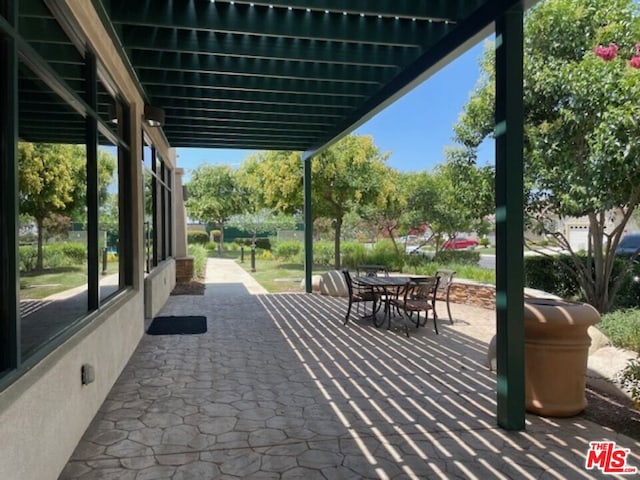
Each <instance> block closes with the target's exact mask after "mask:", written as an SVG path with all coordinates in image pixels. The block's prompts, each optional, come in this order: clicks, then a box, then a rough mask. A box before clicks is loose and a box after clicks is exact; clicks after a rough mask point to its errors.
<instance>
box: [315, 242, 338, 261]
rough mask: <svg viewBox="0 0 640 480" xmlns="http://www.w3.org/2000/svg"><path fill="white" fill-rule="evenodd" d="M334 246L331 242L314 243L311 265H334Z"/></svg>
mask: <svg viewBox="0 0 640 480" xmlns="http://www.w3.org/2000/svg"><path fill="white" fill-rule="evenodd" d="M334 251H335V250H334V245H333V242H314V243H313V263H314V264H316V265H325V266H330V265H333V264H334V258H333V254H334Z"/></svg>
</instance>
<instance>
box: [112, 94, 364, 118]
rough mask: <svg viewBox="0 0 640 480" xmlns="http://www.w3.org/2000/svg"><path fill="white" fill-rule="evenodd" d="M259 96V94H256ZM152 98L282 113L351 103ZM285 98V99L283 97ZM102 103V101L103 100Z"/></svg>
mask: <svg viewBox="0 0 640 480" xmlns="http://www.w3.org/2000/svg"><path fill="white" fill-rule="evenodd" d="M256 97H257V98H259V96H256ZM152 98H153V99H154V100H157V101H158V102H157V103H156V104H157V105H162V106H163V107H164V108H187V109H189V108H212V109H222V110H235V109H238V108H245V107H248V108H252V110H258V111H265V112H267V111H269V112H273V111H278V112H281V113H297V114H300V113H303V111H304V109H305V108H306V109H311V110H313V111H314V112H317V113H321V114H327V115H331V114H335V113H343V112H345V111H346V110H349V109H350V108H352V107H350V106H349V105H341V104H335V105H334V104H330V103H329V102H326V103H320V102H321V101H322V99H315V98H313V97H312V98H311V99H312V100H316V101H317V102H318V103H306V102H291V101H289V102H286V101H283V102H282V103H280V102H269V101H265V100H256V101H255V102H252V101H250V100H247V99H246V98H242V99H236V98H234V99H226V100H225V99H223V98H218V97H215V98H212V97H198V96H192V97H176V96H168V97H165V96H160V95H153V96H152ZM283 100H284V99H283ZM101 103H102V102H101Z"/></svg>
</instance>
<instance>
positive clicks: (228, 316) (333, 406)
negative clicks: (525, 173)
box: [60, 260, 640, 480]
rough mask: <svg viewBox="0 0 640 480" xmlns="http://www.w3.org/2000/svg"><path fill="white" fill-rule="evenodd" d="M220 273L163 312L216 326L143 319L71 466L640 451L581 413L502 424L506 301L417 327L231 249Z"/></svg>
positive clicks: (219, 466) (564, 462)
mask: <svg viewBox="0 0 640 480" xmlns="http://www.w3.org/2000/svg"><path fill="white" fill-rule="evenodd" d="M207 275H208V276H207V289H206V293H205V295H204V296H181V297H171V298H170V299H169V301H168V303H167V305H166V306H165V308H164V309H163V311H162V312H161V314H162V315H175V314H182V315H206V316H207V323H208V331H207V333H206V334H203V335H191V336H189V335H185V336H148V335H146V336H145V337H144V338H143V340H142V341H141V343H140V345H139V347H138V349H137V351H136V352H135V354H134V355H133V357H132V358H131V361H130V362H129V364H128V366H127V367H126V369H125V370H124V372H123V373H122V375H121V376H120V378H119V380H118V381H117V383H116V384H115V386H114V387H113V389H112V391H111V393H110V394H109V396H108V398H107V400H106V401H105V403H104V405H103V406H102V408H101V409H100V411H99V413H98V414H97V416H96V418H95V420H94V421H93V423H92V424H91V426H90V427H89V428H88V430H87V432H86V434H85V435H84V438H83V439H82V441H81V442H80V444H79V445H78V447H77V449H76V451H75V453H74V454H73V456H72V458H71V460H70V461H69V463H68V465H67V467H66V468H65V470H64V472H63V473H62V475H61V477H60V478H61V479H65V480H66V479H76V478H79V479H84V480H87V479H98V478H99V479H118V480H133V479H136V480H142V479H153V480H160V479H171V480H178V479H180V480H181V479H197V480H204V479H217V478H221V479H223V478H229V479H231V478H241V479H250V478H256V479H258V478H259V479H271V478H273V479H288V478H304V479H305V480H313V479H324V478H326V479H334V478H345V479H352V478H354V479H358V478H464V479H468V478H479V479H486V478H514V479H522V478H530V479H540V478H562V479H569V478H571V479H574V478H602V473H601V472H600V471H599V470H592V471H587V470H585V455H586V452H587V450H588V448H589V442H590V441H601V440H611V441H614V442H616V443H617V445H618V446H619V447H623V448H628V449H630V453H629V456H628V458H627V465H629V466H638V467H640V457H639V456H638V454H640V444H638V443H637V442H635V441H633V440H631V439H629V438H628V437H625V436H622V435H619V434H616V432H614V431H611V430H609V429H606V428H604V427H601V426H599V425H596V424H594V423H591V422H589V421H586V420H584V419H581V418H573V419H572V418H569V419H545V418H541V417H537V416H533V415H527V420H526V422H527V425H526V430H525V431H523V432H507V431H504V430H502V429H500V428H498V427H497V425H496V414H495V410H496V401H495V397H496V393H495V392H496V378H495V375H494V374H493V373H491V372H489V371H488V370H487V368H486V367H485V366H484V356H485V352H486V345H487V340H488V338H490V336H491V335H492V333H493V331H494V324H495V320H494V313H493V312H490V311H485V310H481V309H477V308H471V307H466V306H460V305H454V306H453V314H454V317H455V320H456V321H455V323H454V325H450V324H449V323H448V320H447V321H442V322H441V323H440V326H441V328H440V335H435V333H434V331H433V327H432V325H431V324H429V326H428V327H427V328H421V329H419V330H417V331H412V335H411V338H406V337H405V336H404V335H403V334H401V333H400V332H389V331H386V330H379V329H376V328H374V327H373V326H372V325H371V324H369V323H365V322H362V321H359V320H357V319H356V316H355V314H352V315H353V317H352V318H353V321H352V322H351V323H350V324H349V325H348V326H346V327H345V326H343V325H342V320H343V316H344V313H345V311H346V300H345V299H338V298H328V297H322V296H317V295H305V294H278V295H269V294H265V293H264V291H263V290H262V289H261V287H260V286H259V285H257V284H256V283H255V282H254V281H253V279H252V278H251V277H250V276H249V275H247V274H246V273H245V272H244V271H243V270H242V269H241V268H239V267H238V266H237V265H236V264H235V263H234V262H232V261H225V260H209V264H208V274H207ZM441 311H442V312H443V313H444V312H445V311H446V310H445V309H441Z"/></svg>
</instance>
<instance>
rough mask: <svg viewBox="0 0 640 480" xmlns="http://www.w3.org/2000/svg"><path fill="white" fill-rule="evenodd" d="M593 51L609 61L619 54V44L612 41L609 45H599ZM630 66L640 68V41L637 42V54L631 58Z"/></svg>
mask: <svg viewBox="0 0 640 480" xmlns="http://www.w3.org/2000/svg"><path fill="white" fill-rule="evenodd" d="M593 53H595V54H596V55H597V56H599V57H600V58H601V59H603V60H604V61H605V62H609V61H611V60H613V59H614V58H616V56H617V55H618V45H616V44H615V43H610V44H609V46H608V47H604V46H602V45H598V46H597V47H596V48H594V49H593ZM629 66H630V67H632V68H637V69H639V70H640V42H638V43H636V54H635V55H634V56H632V57H631V59H630V60H629Z"/></svg>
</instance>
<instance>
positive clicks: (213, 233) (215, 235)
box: [209, 230, 220, 243]
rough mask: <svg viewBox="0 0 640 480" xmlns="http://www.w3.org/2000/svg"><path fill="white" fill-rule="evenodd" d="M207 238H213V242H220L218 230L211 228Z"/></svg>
mask: <svg viewBox="0 0 640 480" xmlns="http://www.w3.org/2000/svg"><path fill="white" fill-rule="evenodd" d="M209 238H211V239H213V242H214V243H218V242H220V230H211V233H210V234H209Z"/></svg>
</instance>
